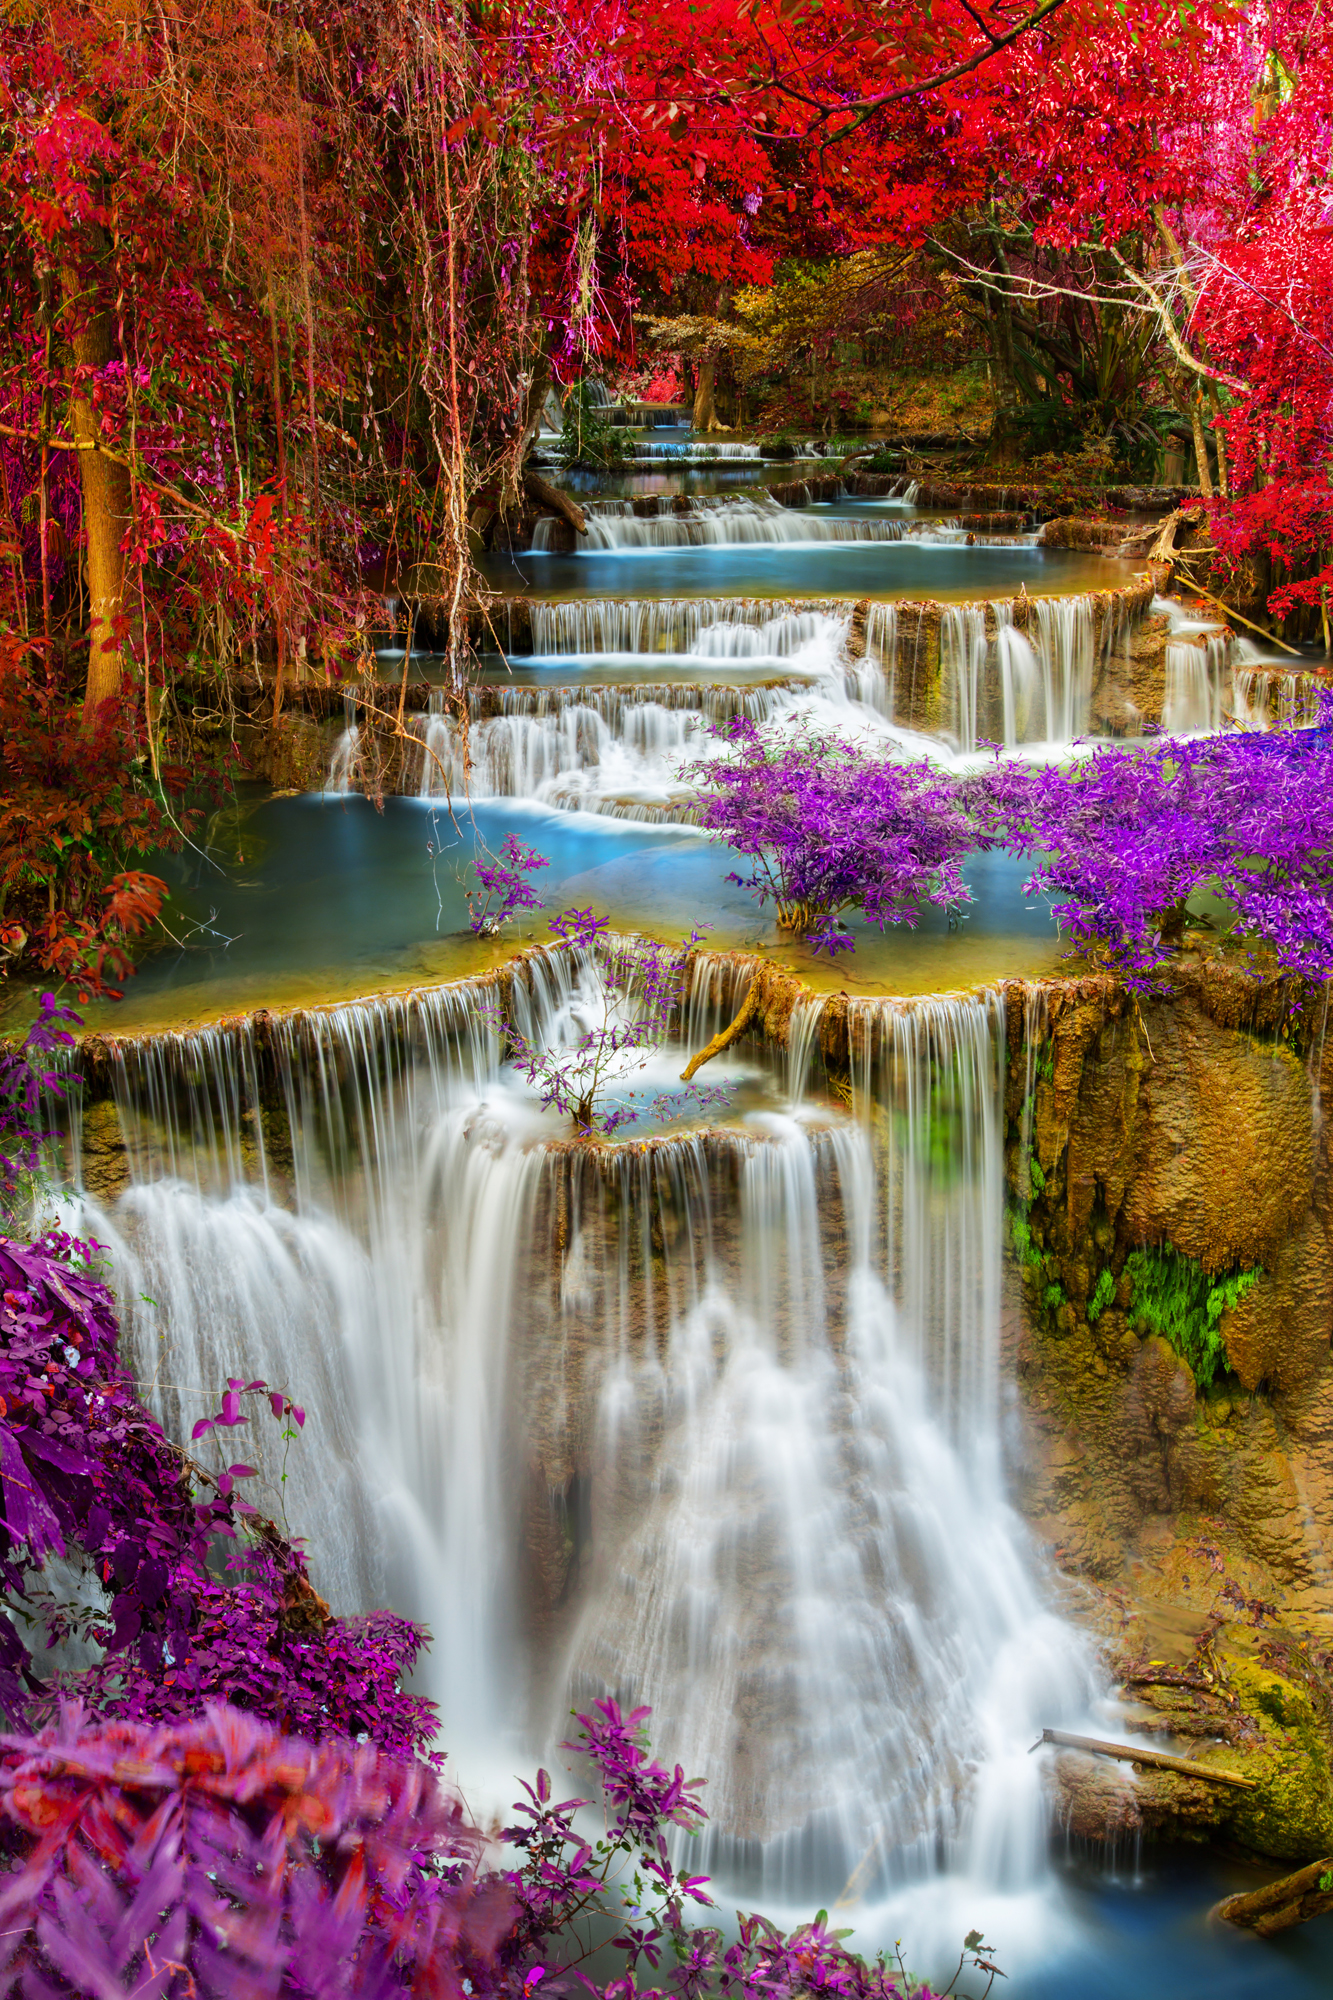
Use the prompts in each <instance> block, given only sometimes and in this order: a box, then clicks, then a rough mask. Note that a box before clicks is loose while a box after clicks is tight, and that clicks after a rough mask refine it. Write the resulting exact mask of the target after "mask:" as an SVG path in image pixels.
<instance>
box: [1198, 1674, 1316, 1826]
mask: <svg viewBox="0 0 1333 2000" xmlns="http://www.w3.org/2000/svg"><path fill="white" fill-rule="evenodd" d="M1226 1666H1227V1684H1228V1689H1229V1692H1230V1693H1232V1694H1233V1695H1234V1696H1235V1697H1236V1699H1237V1701H1238V1702H1239V1704H1240V1706H1241V1707H1242V1708H1243V1709H1244V1710H1245V1712H1246V1713H1247V1714H1248V1715H1249V1716H1250V1717H1251V1718H1252V1719H1253V1720H1254V1722H1255V1723H1256V1724H1257V1726H1258V1731H1259V1741H1258V1742H1257V1743H1256V1744H1255V1746H1254V1747H1253V1748H1252V1749H1249V1750H1247V1751H1246V1752H1245V1753H1244V1755H1243V1757H1242V1758H1241V1760H1240V1761H1239V1762H1238V1763H1237V1764H1236V1765H1235V1766H1234V1768H1236V1769H1237V1770H1239V1772H1240V1774H1241V1775H1242V1776H1243V1777H1246V1778H1254V1779H1256V1780H1257V1783H1258V1789H1257V1790H1255V1791H1253V1792H1241V1791H1232V1790H1230V1788H1228V1794H1227V1799H1226V1806H1225V1813H1224V1819H1225V1826H1226V1830H1227V1831H1228V1832H1229V1833H1230V1834H1231V1835H1232V1836H1233V1837H1234V1838H1235V1839H1237V1840H1239V1841H1241V1842H1242V1843H1243V1844H1244V1845H1245V1846H1246V1847H1250V1848H1253V1849H1254V1850H1255V1852H1256V1853H1259V1854H1268V1855H1271V1856H1272V1857H1273V1858H1274V1860H1278V1861H1293V1862H1304V1861H1310V1860H1314V1859H1317V1858H1318V1857H1319V1856H1320V1855H1323V1854H1328V1853H1329V1852H1330V1851H1333V1769H1331V1760H1330V1748H1331V1747H1333V1746H1330V1744H1329V1740H1328V1736H1327V1734H1326V1732H1325V1730H1324V1729H1323V1727H1322V1726H1321V1723H1320V1719H1319V1717H1318V1715H1317V1714H1316V1712H1315V1706H1314V1703H1313V1701H1312V1700H1311V1699H1310V1696H1309V1695H1308V1694H1307V1693H1306V1691H1305V1690H1304V1689H1303V1688H1301V1687H1299V1686H1298V1685H1297V1684H1296V1683H1295V1682H1294V1681H1289V1680H1287V1679H1285V1678H1284V1677H1283V1676H1282V1675H1281V1674H1277V1673H1274V1672H1273V1671H1272V1669H1271V1668H1269V1667H1263V1666H1260V1665H1259V1664H1258V1662H1257V1661H1252V1660H1235V1659H1228V1660H1227V1662H1226ZM1229 1754H1230V1753H1229ZM1219 1761H1220V1759H1219Z"/></svg>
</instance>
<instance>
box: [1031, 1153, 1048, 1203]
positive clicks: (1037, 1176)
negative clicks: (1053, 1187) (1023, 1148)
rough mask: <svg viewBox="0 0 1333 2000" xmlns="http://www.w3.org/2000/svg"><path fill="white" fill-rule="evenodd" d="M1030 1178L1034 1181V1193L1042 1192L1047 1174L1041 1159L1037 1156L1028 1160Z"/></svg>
mask: <svg viewBox="0 0 1333 2000" xmlns="http://www.w3.org/2000/svg"><path fill="white" fill-rule="evenodd" d="M1028 1179H1029V1181H1030V1182H1031V1183H1032V1191H1033V1193H1034V1194H1040V1193H1041V1191H1042V1189H1043V1188H1044V1187H1045V1185H1046V1176H1045V1174H1044V1173H1043V1171H1042V1165H1041V1161H1040V1160H1038V1159H1036V1158H1035V1157H1034V1158H1033V1159H1030V1160H1029V1161H1028Z"/></svg>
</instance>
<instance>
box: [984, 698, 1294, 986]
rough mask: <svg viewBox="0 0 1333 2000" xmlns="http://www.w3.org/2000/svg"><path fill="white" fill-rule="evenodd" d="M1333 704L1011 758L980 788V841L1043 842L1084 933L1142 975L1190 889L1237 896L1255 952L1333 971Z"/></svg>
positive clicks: (1283, 965) (1239, 930) (1063, 919)
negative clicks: (1143, 746) (1086, 754)
mask: <svg viewBox="0 0 1333 2000" xmlns="http://www.w3.org/2000/svg"><path fill="white" fill-rule="evenodd" d="M1331 785H1333V715H1331V714H1330V704H1329V703H1328V702H1326V704H1325V719H1324V721H1323V722H1322V724H1321V726H1320V727H1319V728H1317V729H1313V730H1279V731H1274V732H1272V733H1271V734H1259V733H1256V732H1251V731H1237V732H1236V733H1234V734H1231V735H1226V736H1215V737H1204V738H1198V739H1194V740H1191V741H1187V742H1171V743H1166V744H1162V745H1160V746H1156V747H1154V748H1153V749H1152V750H1139V749H1132V748H1106V749H1102V750H1099V751H1097V752H1096V753H1095V754H1094V755H1093V756H1091V757H1090V758H1088V759H1087V760H1086V761H1085V762H1082V763H1078V764H1073V765H1070V766H1069V767H1067V768H1059V767H1054V766H1052V767H1047V768H1044V769H1037V770H1033V769H1030V768H1026V767H1023V766H1016V765H1013V764H1008V763H1005V762H1003V761H997V763H996V764H995V766H994V767H993V768H992V769H991V770H990V771H988V772H987V773H986V774H985V775H984V776H983V777H982V778H981V779H979V780H977V781H975V782H974V783H973V784H972V785H971V786H970V787H969V788H968V804H969V808H970V810H971V814H972V818H973V822H974V824H975V826H976V829H977V845H983V844H1000V843H1002V844H1003V845H1004V846H1006V847H1009V848H1011V849H1013V850H1015V851H1017V852H1019V853H1022V854H1030V855H1032V856H1033V857H1034V858H1035V860H1036V863H1037V865H1036V867H1035V868H1034V870H1033V873H1032V875H1031V877H1030V879H1029V881H1028V884H1027V886H1028V889H1029V891H1031V892H1034V893H1040V894H1043V895H1045V896H1047V897H1049V898H1050V899H1051V902H1052V905H1053V909H1054V913H1055V916H1056V918H1057V920H1058V922H1059V923H1060V925H1061V928H1062V930H1063V931H1064V932H1065V934H1066V935H1067V936H1068V937H1069V938H1070V940H1071V941H1072V943H1073V944H1074V946H1075V947H1076V948H1077V949H1078V950H1079V951H1081V952H1083V953H1084V954H1085V955H1086V956H1087V957H1089V958H1090V959H1091V960H1093V962H1094V963H1097V964H1102V965H1106V966H1108V967H1109V968H1111V969H1112V970H1114V971H1116V972H1118V973H1120V974H1121V975H1122V976H1123V977H1125V978H1126V979H1127V980H1128V981H1129V982H1130V983H1131V984H1133V985H1143V984H1146V983H1149V982H1150V981H1151V979H1152V977H1153V975H1154V974H1156V973H1158V972H1160V970H1161V968H1162V967H1163V966H1164V965H1165V964H1166V963H1167V961H1168V960H1169V958H1170V956H1171V954H1172V952H1173V951H1174V950H1175V949H1176V947H1177V946H1178V944H1179V942H1180V937H1181V933H1182V930H1183V928H1184V924H1185V921H1186V917H1187V914H1188V911H1187V904H1188V902H1189V899H1190V898H1191V897H1198V896H1199V895H1200V894H1202V893H1205V892H1206V893H1208V894H1210V895H1212V896H1214V897H1219V898H1220V899H1221V900H1222V902H1223V903H1224V904H1225V905H1227V906H1228V907H1229V911H1230V913H1231V918H1232V924H1233V929H1234V932H1235V935H1236V937H1237V939H1238V940H1241V941H1243V942H1245V943H1246V944H1247V945H1248V946H1249V948H1250V956H1251V960H1252V962H1254V963H1255V964H1258V963H1259V960H1258V957H1257V951H1265V952H1266V953H1267V954H1269V955H1270V959H1271V962H1272V963H1275V964H1276V965H1277V966H1278V967H1279V968H1280V969H1281V970H1283V971H1285V972H1293V973H1298V974H1301V975H1303V976H1305V977H1308V978H1312V979H1320V980H1323V979H1328V978H1329V977H1331V976H1333V902H1330V892H1331V891H1333V850H1331V849H1330V842H1329V819H1328V803H1327V802H1328V799H1329V797H1330V786H1331Z"/></svg>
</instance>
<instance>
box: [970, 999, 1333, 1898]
mask: <svg viewBox="0 0 1333 2000" xmlns="http://www.w3.org/2000/svg"><path fill="white" fill-rule="evenodd" d="M1174 984H1175V992H1174V994H1173V995H1172V997H1171V998H1170V999H1155V1000H1146V999H1145V1000H1138V1001H1136V1000H1135V999H1134V997H1133V996H1131V995H1128V994H1126V993H1125V992H1124V991H1123V989H1121V988H1119V987H1117V986H1115V985H1114V984H1113V983H1111V982H1108V981H1099V980H1086V981H1070V982H1065V983H1063V984H1055V985H1052V986H1051V987H1050V988H1047V989H1044V990H1040V991H1034V992H1033V993H1031V994H1030V995H1029V998H1028V1002H1027V1007H1026V1019H1025V1014H1024V1010H1022V1009H1019V1008H1016V1007H1011V1009H1010V1014H1009V1036H1010V1062H1009V1068H1008V1096H1007V1106H1006V1109H1007V1114H1008V1141H1007V1144H1008V1152H1007V1181H1008V1190H1009V1196H1010V1202H1011V1208H1010V1233H1011V1239H1012V1242H1013V1249H1014V1257H1013V1273H1012V1276H1013V1283H1012V1286H1011V1298H1010V1307H1009V1313H1008V1319H1007V1341H1008V1347H1009V1360H1010V1366H1011V1368H1012V1375H1013V1379H1014V1380H1015V1382H1016V1384H1017V1387H1018V1391H1019V1396H1020V1400H1021V1406H1022V1410H1023V1413H1024V1418H1025V1422H1024V1424H1023V1427H1022V1438H1023V1442H1022V1444H1021V1446H1019V1447H1018V1448H1017V1449H1016V1451H1015V1454H1014V1456H1015V1471H1016V1476H1017V1480H1018V1487H1019V1495H1020V1500H1021V1504H1022V1505H1023V1507H1024V1509H1025V1511H1026V1513H1027V1514H1028V1516H1029V1518H1030V1520H1031V1521H1032V1524H1033V1526H1034V1528H1035V1530H1036V1531H1037V1533H1038V1534H1039V1536H1040V1537H1041V1539H1042V1540H1043V1541H1044V1542H1045V1543H1046V1544H1047V1546H1048V1547H1049V1548H1050V1549H1051V1551H1052V1553H1053V1555H1054V1557H1055V1560H1056V1562H1057V1564H1058V1566H1059V1568H1060V1569H1061V1571H1062V1572H1063V1573H1064V1574H1065V1576H1066V1577H1067V1578H1069V1579H1070V1580H1071V1583H1072V1584H1074V1585H1075V1586H1076V1587H1077V1589H1078V1591H1079V1594H1080V1598H1081V1600H1082V1602H1083V1604H1084V1606H1085V1610H1086V1611H1089V1612H1090V1613H1091V1615H1092V1616H1093V1617H1094V1619H1095V1620H1096V1622H1098V1623H1099V1624H1100V1626H1101V1629H1102V1630H1103V1632H1104V1634H1105V1637H1106V1641H1107V1645H1108V1656H1109V1657H1110V1658H1111V1660H1112V1662H1113V1664H1114V1666H1115V1668H1116V1670H1117V1671H1118V1672H1119V1674H1120V1675H1121V1677H1122V1680H1123V1684H1124V1686H1125V1689H1126V1693H1127V1695H1128V1696H1129V1697H1130V1698H1132V1700H1133V1701H1134V1702H1135V1703H1136V1704H1137V1706H1136V1707H1135V1708H1134V1709H1131V1711H1130V1715H1131V1718H1135V1717H1137V1719H1138V1721H1139V1723H1140V1725H1141V1726H1146V1727H1148V1728H1149V1729H1151V1730H1153V1731H1155V1732H1158V1733H1162V1734H1164V1735H1168V1736H1170V1737H1171V1738H1173V1739H1176V1747H1178V1748H1183V1749H1184V1750H1185V1753H1186V1754H1190V1739H1191V1738H1194V1739H1200V1740H1207V1739H1211V1740H1213V1741H1214V1742H1216V1741H1221V1742H1222V1743H1224V1744H1226V1745H1227V1754H1226V1756H1225V1757H1222V1756H1221V1755H1220V1754H1219V1755H1218V1756H1217V1757H1216V1759H1215V1761H1217V1762H1218V1763H1219V1764H1224V1765H1225V1766H1226V1767H1227V1768H1231V1769H1234V1770H1237V1771H1239V1772H1241V1773H1242V1774H1248V1775H1250V1776H1253V1777H1255V1778H1256V1779H1257V1780H1258V1789H1257V1791H1255V1792H1253V1793H1242V1792H1236V1791H1227V1790H1224V1789H1223V1788H1222V1787H1219V1786H1212V1785H1204V1784H1195V1783H1192V1782H1191V1781H1189V1780H1184V1779H1180V1778H1173V1777H1169V1776H1166V1775H1165V1774H1160V1773H1159V1774H1155V1775H1154V1774H1150V1773H1145V1774H1144V1775H1143V1776H1141V1777H1140V1778H1139V1779H1137V1780H1126V1778H1125V1777H1124V1776H1123V1775H1122V1774H1118V1773H1112V1772H1110V1771H1109V1770H1107V1769H1106V1768H1105V1767H1103V1766H1096V1767H1094V1766H1093V1765H1092V1764H1091V1763H1090V1762H1089V1760H1086V1759H1082V1758H1076V1757H1064V1758H1061V1759H1060V1760H1059V1762H1058V1764H1057V1774H1058V1779H1059V1783H1060V1787H1061V1791H1062V1797H1063V1805H1064V1809H1065V1811H1066V1813H1067V1814H1068V1816H1069V1819H1070V1821H1071V1824H1072V1825H1074V1826H1075V1827H1076V1828H1078V1829H1079V1830H1080V1831H1082V1832H1084V1833H1087V1834H1089V1835H1092V1836H1094V1837H1102V1836H1103V1835H1104V1834H1105V1832H1107V1831H1114V1830H1116V1829H1124V1828H1140V1827H1147V1828H1153V1827H1167V1826H1170V1827H1174V1828H1175V1829H1176V1830H1177V1831H1185V1830H1191V1829H1193V1830H1196V1831H1199V1832H1213V1833H1216V1832H1225V1833H1228V1834H1230V1835H1231V1836H1233V1837H1235V1838H1238V1839H1240V1840H1242V1841H1244V1843H1245V1844H1246V1845H1247V1846H1251V1847H1254V1848H1256V1849H1257V1850H1259V1851H1261V1852H1264V1853H1268V1854H1272V1855H1275V1856H1280V1857H1282V1858H1288V1857H1289V1858H1292V1859H1308V1858H1310V1856H1311V1855H1313V1854H1321V1853H1327V1852H1328V1851H1329V1847H1330V1845H1333V1801H1331V1797H1330V1790H1329V1763H1330V1758H1329V1746H1330V1741H1331V1740H1333V1728H1331V1725H1333V1650H1331V1649H1330V1647H1331V1642H1333V1349H1331V1348H1330V1334H1331V1333H1333V1214H1331V1213H1330V1177H1329V1156H1328V1142H1327V1132H1326V1126H1325V1120H1324V1117H1323V1105H1324V1104H1325V1103H1326V1102H1328V1093H1329V1089H1330V1086H1331V1085H1333V1060H1331V1052H1330V1050H1329V1048H1328V1046H1327V1045H1326V1041H1325V1035H1324V1028H1325V1016H1326V1011H1327V1005H1326V1000H1325V998H1324V996H1323V995H1322V994H1321V995H1316V996H1311V995H1309V994H1305V995H1302V994H1301V993H1300V992H1299V990H1297V989H1296V988H1294V987H1293V986H1291V985H1290V984H1289V983H1287V982H1262V983H1259V984H1256V983H1254V982H1252V981H1250V980H1247V979H1246V978H1245V977H1244V976H1243V975H1241V974H1239V973H1237V972H1235V971H1230V970H1227V971H1224V970H1220V969H1218V968H1215V967H1205V966H1203V965H1201V964H1198V963H1190V962H1187V963H1186V964H1185V965H1183V966H1182V968H1181V971H1180V974H1179V976H1178V977H1177V978H1176V980H1175V982H1174Z"/></svg>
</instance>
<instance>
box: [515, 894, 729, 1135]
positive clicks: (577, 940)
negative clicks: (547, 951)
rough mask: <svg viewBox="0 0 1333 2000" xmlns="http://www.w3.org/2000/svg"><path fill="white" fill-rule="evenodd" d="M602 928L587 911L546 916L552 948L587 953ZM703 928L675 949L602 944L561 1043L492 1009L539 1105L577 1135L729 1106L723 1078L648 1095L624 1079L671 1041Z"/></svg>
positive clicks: (604, 925) (649, 941) (601, 919)
mask: <svg viewBox="0 0 1333 2000" xmlns="http://www.w3.org/2000/svg"><path fill="white" fill-rule="evenodd" d="M606 929H607V920H606V919H605V918H604V917H598V916H595V915H594V914H593V912H592V910H591V909H586V910H575V909H570V910H565V911H564V912H562V914H561V915H560V916H558V917H554V918H552V920H551V924H550V930H551V933H552V935H553V937H554V938H555V941H556V942H555V946H554V947H553V948H554V949H556V950H564V951H571V952H573V951H582V952H587V951H590V950H591V949H592V948H593V946H594V945H595V944H596V942H597V940H598V938H599V937H601V936H602V935H603V933H604V932H605V931H606ZM703 935H704V934H703V932H702V931H700V930H694V931H692V932H691V933H690V935H689V937H687V938H684V939H682V941H681V943H680V944H679V945H675V946H672V945H663V944H659V943H657V942H656V941H654V940H652V939H644V940H641V941H640V943H639V946H638V949H637V950H636V951H634V952H630V951H628V950H625V949H621V950H618V951H617V950H615V949H611V950H604V951H603V953H602V954H601V956H600V959H599V964H598V978H597V982H596V990H595V991H594V992H593V993H591V994H590V995H589V997H588V1002H587V1010H586V1014H585V1019H584V1022H583V1025H581V1026H580V1027H579V1028H578V1029H577V1031H576V1032H575V1034H574V1035H573V1037H572V1038H571V1039H570V1040H568V1041H563V1042H558V1043H552V1044H547V1043H537V1042H533V1041H532V1040H531V1039H530V1038H529V1037H528V1036H527V1035H525V1034H524V1033H523V1031H522V1030H521V1029H520V1028H519V1027H517V1026H516V1025H515V1023H514V1022H513V1021H512V1020H511V1019H509V1018H508V1017H506V1016H503V1015H500V1014H497V1015H496V1016H495V1026H496V1028H497V1030H498V1032H499V1033H500V1034H501V1035H502V1036H503V1038H504V1040H505V1044H506V1046H507V1048H508V1049H509V1052H510V1054H511V1056H512V1058H513V1060H514V1062H515V1064H516V1065H517V1067H518V1069H519V1070H520V1071H521V1072H522V1074H523V1075H524V1076H525V1077H526V1078H527V1080H528V1082H529V1083H531V1084H532V1085H533V1086H534V1088H535V1089H536V1090H537V1091H538V1092H539V1094H540V1096H541V1101H542V1104H543V1106H544V1107H545V1108H546V1109H548V1110H551V1109H553V1110H556V1111H559V1112H560V1113H562V1114H563V1115H564V1116H565V1117H567V1118H568V1119H569V1120H570V1121H571V1123H572V1124H573V1127H574V1131H575V1133H576V1134H577V1135H578V1137H580V1138H583V1139H589V1138H593V1137H594V1136H597V1135H599V1134H600V1135H601V1136H603V1137H607V1138H609V1137H610V1136H611V1135H612V1134H613V1133H614V1132H616V1131H618V1130H619V1128H620V1127H621V1126H622V1125H632V1124H635V1123H636V1122H637V1121H638V1120H639V1119H640V1118H645V1117H654V1116H670V1115H679V1114H680V1113H681V1112H683V1111H702V1110H704V1109H706V1108H707V1107H709V1106H717V1107H720V1106H722V1105H725V1104H726V1103H727V1101H728V1098H729V1096H730V1092H729V1091H728V1089H727V1088H726V1086H725V1085H706V1084H692V1083H691V1084H673V1085H672V1087H671V1089H670V1090H668V1091H660V1092H657V1093H656V1094H655V1095H653V1096H652V1097H651V1098H650V1097H649V1096H648V1095H647V1094H646V1093H645V1092H643V1091H638V1090H634V1089H632V1088H630V1087H629V1083H628V1079H629V1078H630V1077H632V1076H634V1075H636V1074H637V1073H640V1072H641V1071H643V1070H644V1069H646V1068H647V1066H648V1064H649V1063H650V1061H651V1060H652V1058H653V1057H654V1056H655V1055H656V1054H657V1053H658V1052H659V1050H661V1049H662V1048H664V1047H665V1046H666V1044H667V1042H668V1040H669V1039H670V1036H671V1034H672V1032H673V1030H674V1028H675V1025H676V1022H677V1020H678V1018H679V1013H680V1006H681V1000H682V996H683V992H684V986H685V976H686V966H687V963H688V955H689V953H690V952H691V950H692V949H693V948H694V946H695V945H697V944H698V943H699V942H700V940H701V938H702V937H703Z"/></svg>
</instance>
